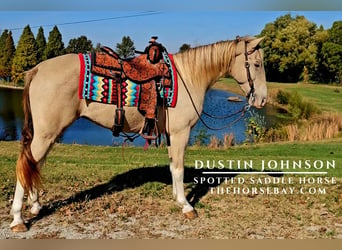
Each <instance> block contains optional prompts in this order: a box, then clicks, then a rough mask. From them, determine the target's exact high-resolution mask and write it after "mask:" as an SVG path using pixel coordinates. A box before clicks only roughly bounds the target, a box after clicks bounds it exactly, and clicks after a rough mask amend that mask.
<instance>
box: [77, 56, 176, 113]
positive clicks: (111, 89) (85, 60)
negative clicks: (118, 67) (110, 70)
mask: <svg viewBox="0 0 342 250" xmlns="http://www.w3.org/2000/svg"><path fill="white" fill-rule="evenodd" d="M78 56H79V59H80V66H81V67H80V80H79V90H78V97H79V98H80V99H87V100H91V101H95V102H100V103H105V104H114V105H117V103H116V102H117V90H116V82H115V80H114V79H109V78H105V77H102V76H98V75H94V74H92V73H91V55H90V54H79V55H78ZM167 57H168V58H166V59H169V62H171V66H172V67H170V71H172V82H171V86H170V87H165V88H162V89H161V90H160V92H159V96H160V97H161V98H165V99H164V100H165V105H166V106H167V107H171V108H173V107H175V106H176V103H177V94H178V83H177V72H176V70H175V67H174V63H173V57H172V55H167ZM141 89H142V88H141V85H140V84H137V83H134V82H132V81H130V80H126V81H125V82H123V83H122V105H123V106H130V107H138V106H139V102H140V95H141Z"/></svg>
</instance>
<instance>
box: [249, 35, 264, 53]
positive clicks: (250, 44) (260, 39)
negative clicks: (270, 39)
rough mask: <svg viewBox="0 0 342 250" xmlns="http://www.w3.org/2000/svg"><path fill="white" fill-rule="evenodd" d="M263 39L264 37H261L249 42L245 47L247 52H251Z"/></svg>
mask: <svg viewBox="0 0 342 250" xmlns="http://www.w3.org/2000/svg"><path fill="white" fill-rule="evenodd" d="M264 38H265V37H264V36H263V37H259V38H255V39H253V40H251V41H249V42H248V45H247V51H248V52H253V51H254V50H255V49H256V48H257V47H258V46H259V44H260V43H261V41H262V40H264Z"/></svg>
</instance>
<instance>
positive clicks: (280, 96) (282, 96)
mask: <svg viewBox="0 0 342 250" xmlns="http://www.w3.org/2000/svg"><path fill="white" fill-rule="evenodd" d="M290 96H291V94H290V93H289V92H286V91H282V90H279V91H278V93H277V97H276V100H277V102H278V103H279V104H284V105H287V104H289V100H290Z"/></svg>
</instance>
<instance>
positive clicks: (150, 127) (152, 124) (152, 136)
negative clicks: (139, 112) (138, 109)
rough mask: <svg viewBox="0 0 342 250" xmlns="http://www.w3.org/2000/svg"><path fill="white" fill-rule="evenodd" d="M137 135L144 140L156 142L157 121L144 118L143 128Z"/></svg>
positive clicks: (157, 133) (157, 134)
mask: <svg viewBox="0 0 342 250" xmlns="http://www.w3.org/2000/svg"><path fill="white" fill-rule="evenodd" d="M139 134H140V136H141V137H142V138H144V139H145V140H156V139H157V138H158V137H159V130H158V126H157V120H156V119H155V118H154V119H149V118H146V119H145V123H144V126H143V127H142V128H141V130H140V132H139Z"/></svg>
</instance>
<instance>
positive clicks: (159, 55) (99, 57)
mask: <svg viewBox="0 0 342 250" xmlns="http://www.w3.org/2000/svg"><path fill="white" fill-rule="evenodd" d="M153 38H154V37H152V39H153ZM138 53H140V54H141V55H139V56H137V57H134V58H130V59H122V58H120V57H119V55H118V54H117V53H115V52H114V51H113V50H112V49H110V48H108V47H101V52H94V53H93V54H92V67H91V71H92V73H94V74H97V75H99V76H103V77H106V78H109V79H113V80H114V82H115V83H116V90H117V95H116V96H117V108H116V111H115V117H114V126H113V128H112V132H113V135H114V136H119V134H120V133H121V132H122V129H123V126H124V117H125V111H124V109H123V105H124V102H123V101H122V83H123V82H125V81H126V80H130V81H133V82H135V83H136V84H139V85H141V93H140V103H139V106H138V110H139V111H140V112H141V113H142V114H143V115H144V116H145V123H144V126H143V127H142V129H141V130H140V135H141V136H142V137H143V138H145V139H146V140H148V141H149V142H150V141H151V140H154V139H157V138H158V137H159V131H158V126H157V120H156V117H157V105H158V102H160V100H159V94H158V91H160V88H163V87H167V86H169V85H170V84H171V80H172V77H171V72H170V69H169V67H170V66H169V65H167V64H166V63H165V61H164V60H163V53H166V55H167V51H166V49H165V48H164V46H162V45H161V44H160V43H157V42H155V41H153V42H151V41H150V44H149V46H148V47H146V49H145V51H144V52H138ZM159 104H160V103H159ZM161 105H163V104H162V103H161Z"/></svg>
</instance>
